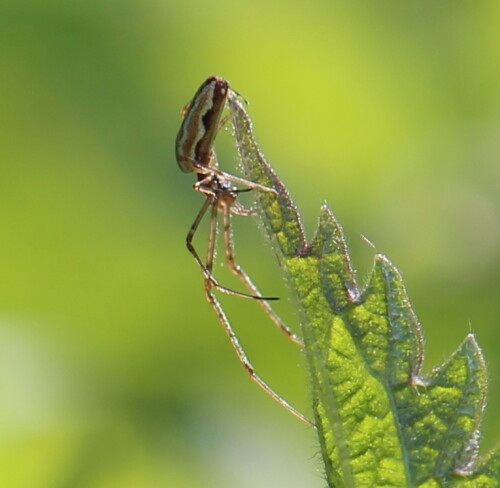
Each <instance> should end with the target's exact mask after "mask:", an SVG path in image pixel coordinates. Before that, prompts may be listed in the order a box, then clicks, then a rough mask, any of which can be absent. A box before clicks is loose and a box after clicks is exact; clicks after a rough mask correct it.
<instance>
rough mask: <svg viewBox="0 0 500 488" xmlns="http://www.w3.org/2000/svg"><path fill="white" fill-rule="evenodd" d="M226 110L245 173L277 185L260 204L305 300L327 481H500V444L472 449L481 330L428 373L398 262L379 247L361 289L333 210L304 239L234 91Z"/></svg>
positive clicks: (351, 485)
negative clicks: (481, 454) (485, 451)
mask: <svg viewBox="0 0 500 488" xmlns="http://www.w3.org/2000/svg"><path fill="white" fill-rule="evenodd" d="M230 109H231V115H232V121H233V127H234V134H235V138H236V142H237V148H238V152H239V156H240V159H241V162H242V165H243V169H244V172H245V174H246V176H247V177H248V178H249V179H250V180H252V181H255V182H258V183H259V184H261V185H265V186H267V187H270V188H274V189H275V190H276V192H277V194H276V195H275V194H273V193H270V192H258V195H257V197H256V199H257V204H258V208H259V211H260V212H259V214H260V221H261V223H262V226H263V228H264V232H265V234H266V235H267V237H268V238H269V240H270V241H271V243H272V245H273V248H274V249H275V252H276V255H277V258H278V260H279V262H280V264H281V266H282V267H283V269H284V272H285V274H286V276H287V279H288V281H289V284H290V287H291V289H292V292H293V295H294V297H295V299H296V302H297V304H298V309H299V313H300V319H301V327H302V333H303V338H304V344H305V353H306V358H307V362H308V367H309V371H310V377H311V385H312V405H313V410H314V417H315V423H316V427H317V431H318V436H319V442H320V445H321V451H322V456H323V460H324V463H325V474H326V478H327V481H328V484H329V486H330V487H332V488H333V487H335V488H365V487H384V488H390V487H394V488H395V487H398V488H401V487H426V488H430V487H462V486H463V487H477V488H482V487H484V488H487V487H494V486H495V487H496V486H499V479H500V448H497V449H496V450H494V451H492V453H490V454H489V455H488V456H486V457H485V458H484V459H478V456H477V452H478V438H479V425H480V421H481V418H482V414H483V410H484V405H485V395H486V368H485V364H484V360H483V357H482V353H481V350H480V349H479V346H478V345H477V343H476V340H475V338H474V336H473V335H472V334H469V335H468V336H467V337H466V339H465V340H464V342H463V344H462V345H461V346H460V347H459V348H458V350H457V351H456V352H455V353H454V354H453V355H452V356H451V358H450V359H449V360H448V361H446V362H445V363H444V364H443V365H442V366H440V367H438V368H436V369H434V370H432V371H431V373H430V374H429V375H427V376H423V375H422V374H421V367H422V362H423V338H422V333H421V329H420V325H419V322H418V320H417V318H416V316H415V314H414V312H413V309H412V307H411V304H410V301H409V298H408V296H407V293H406V289H405V286H404V284H403V281H402V278H401V275H400V274H399V272H398V270H397V268H396V267H395V266H394V265H393V264H392V263H391V262H390V261H389V260H388V259H387V258H386V257H385V256H383V255H381V254H378V255H377V256H376V258H375V264H374V268H373V271H372V274H371V276H370V279H369V282H368V285H367V286H366V288H365V289H364V290H362V291H360V290H359V289H358V286H357V284H356V281H355V278H354V273H353V270H352V267H351V264H350V259H349V254H348V250H347V246H346V242H345V239H344V235H343V231H342V228H341V227H340V225H339V224H338V223H337V221H336V220H335V218H334V216H333V214H332V213H331V211H330V210H329V209H328V207H326V206H323V207H322V208H321V211H320V217H319V223H318V227H317V231H316V234H315V236H314V238H313V239H312V241H311V243H310V244H308V243H307V241H306V238H305V235H304V230H303V226H302V223H301V220H300V215H299V213H298V210H297V208H296V206H295V205H294V203H293V201H292V199H291V197H290V195H289V193H288V192H287V190H286V188H285V186H284V185H283V183H282V182H281V181H280V179H279V178H278V176H277V174H276V172H275V171H274V170H273V169H272V168H271V166H270V165H269V163H268V162H267V161H266V159H265V157H264V156H263V154H262V152H261V151H260V149H259V147H258V145H257V143H256V142H255V139H254V136H253V132H252V122H251V120H250V118H249V116H248V114H247V112H246V110H245V107H244V105H243V104H242V103H241V101H240V100H239V99H238V98H237V97H233V98H232V99H231V100H230Z"/></svg>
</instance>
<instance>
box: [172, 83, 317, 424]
mask: <svg viewBox="0 0 500 488" xmlns="http://www.w3.org/2000/svg"><path fill="white" fill-rule="evenodd" d="M231 97H239V95H238V93H236V92H235V91H234V90H233V89H232V88H231V87H230V86H229V83H228V82H227V80H225V79H224V78H221V77H219V76H211V77H209V78H207V79H206V80H205V81H204V82H203V83H202V85H201V86H200V88H199V89H198V91H197V92H196V94H195V95H194V97H193V99H192V101H191V102H190V103H189V104H188V105H186V107H184V109H183V110H182V112H181V115H182V116H183V121H182V124H181V128H180V130H179V133H178V135H177V138H176V142H175V151H176V159H177V163H178V165H179V167H180V169H181V170H182V171H183V172H185V173H195V174H196V177H197V181H196V182H195V183H194V185H193V188H194V189H195V190H196V191H199V192H200V193H202V194H203V195H205V197H206V199H205V202H204V204H203V205H202V207H201V209H200V211H199V212H198V215H197V216H196V218H195V220H194V222H193V224H192V225H191V228H190V229H189V232H188V234H187V237H186V246H187V248H188V250H189V252H190V253H191V254H192V255H193V256H194V258H195V260H196V261H197V263H198V265H199V266H200V268H201V269H202V271H203V274H204V277H205V296H206V298H207V300H208V302H209V303H210V305H211V306H212V308H213V309H214V311H215V313H216V314H217V317H218V319H219V321H220V322H221V324H222V326H223V328H224V330H225V332H226V334H227V336H228V337H229V340H230V341H231V345H232V346H233V348H234V350H235V352H236V354H237V356H238V359H239V360H240V362H241V363H242V365H243V366H244V368H245V370H246V371H247V372H248V374H249V375H250V377H251V379H252V380H253V381H255V382H256V383H257V384H258V385H259V386H260V387H261V388H262V389H263V390H264V391H265V392H266V393H268V394H269V395H270V396H271V397H272V398H273V399H274V400H276V401H277V402H278V403H279V404H280V405H282V406H283V407H285V408H286V409H288V410H289V411H290V412H291V413H292V414H293V415H295V416H296V417H298V418H299V419H301V420H303V421H304V422H306V423H309V424H311V422H310V421H309V420H308V419H307V418H305V417H304V416H303V415H302V414H301V413H300V412H299V411H297V410H296V409H295V408H294V407H292V406H291V405H290V404H289V403H288V402H286V401H285V400H284V399H283V398H281V397H280V396H279V395H278V394H277V393H275V392H274V390H273V389H271V387H269V386H268V385H267V383H265V382H264V381H263V380H262V379H261V378H260V377H259V376H258V375H257V374H256V373H255V371H254V368H253V366H252V364H251V363H250V361H249V360H248V358H247V356H246V354H245V351H244V350H243V348H242V347H241V345H240V343H239V340H238V338H237V336H236V334H235V333H234V331H233V328H232V326H231V324H230V322H229V319H228V318H227V316H226V314H225V312H224V310H223V309H222V306H221V305H220V303H219V301H218V300H217V298H216V297H215V295H214V294H213V292H212V289H214V288H215V289H216V290H219V291H221V292H223V293H227V294H230V295H236V296H240V297H243V298H251V299H255V300H257V301H258V303H259V304H260V306H261V307H262V308H263V309H264V311H265V312H266V314H267V315H268V316H269V317H270V318H271V320H272V321H273V322H274V323H275V324H276V326H277V327H278V328H279V329H281V330H282V331H283V333H284V334H285V335H286V336H287V337H288V338H289V339H290V340H291V341H293V342H295V343H296V344H298V345H300V346H303V342H302V340H301V339H300V338H299V337H298V336H297V335H295V334H294V333H293V332H292V331H291V330H290V329H289V328H288V327H287V326H286V325H285V324H284V323H283V321H282V320H281V319H280V318H279V317H278V316H277V315H276V314H275V312H274V311H273V310H272V308H271V306H270V305H269V303H268V301H272V300H278V298H277V297H265V296H262V295H261V294H260V293H259V290H258V289H257V287H256V286H255V285H254V284H253V282H252V280H251V279H250V277H249V275H248V274H247V273H246V272H245V271H244V270H243V269H242V268H241V266H240V265H238V264H237V263H236V262H235V259H234V253H233V242H232V232H231V214H236V215H253V213H254V212H253V211H251V210H248V209H245V208H243V207H241V206H240V205H239V204H238V202H237V198H238V194H239V193H242V192H247V191H251V190H259V191H263V192H269V193H274V194H276V190H274V189H273V188H268V187H266V186H263V185H260V184H258V183H255V182H253V181H249V180H246V179H243V178H240V177H238V176H234V175H232V174H229V173H226V172H224V171H221V170H220V169H219V167H218V166H219V165H218V161H217V158H216V156H215V151H214V147H213V146H214V142H215V138H216V135H217V133H218V131H219V130H220V128H221V127H222V126H223V125H224V124H225V122H226V121H227V117H225V118H222V113H223V111H224V109H225V107H226V102H227V101H228V100H229V99H230V98H231ZM232 183H236V184H239V185H241V186H243V187H244V188H237V187H236V186H234V185H233V184H232ZM209 210H210V230H209V236H208V243H207V258H206V261H205V262H203V261H202V259H201V258H200V256H199V254H198V252H197V251H196V249H195V247H194V245H193V238H194V236H195V234H196V231H197V230H198V227H199V225H200V223H201V221H202V220H203V217H204V216H205V215H206V213H207V212H208V211H209ZM219 212H221V213H222V228H223V240H224V249H225V256H226V261H227V263H228V266H229V268H230V269H231V271H232V272H233V273H234V274H235V275H236V276H238V278H239V279H240V280H241V281H242V282H243V284H244V285H245V286H246V288H247V289H248V290H249V292H250V293H243V292H239V291H236V290H232V289H230V288H227V287H225V286H222V285H221V284H219V283H218V281H217V280H216V279H215V277H214V276H213V274H212V270H213V265H214V256H215V243H216V236H217V227H218V218H217V217H218V213H219Z"/></svg>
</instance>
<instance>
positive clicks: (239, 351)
mask: <svg viewBox="0 0 500 488" xmlns="http://www.w3.org/2000/svg"><path fill="white" fill-rule="evenodd" d="M205 294H206V297H207V300H208V302H209V303H210V305H211V306H212V308H213V309H214V311H215V313H216V314H217V317H218V319H219V322H220V323H221V325H222V327H223V328H224V332H225V333H226V335H227V337H228V338H229V340H230V342H231V345H232V346H233V349H234V351H235V352H236V355H237V356H238V359H239V360H240V363H241V364H242V365H243V367H244V368H245V370H246V372H247V373H248V374H249V376H250V378H251V379H252V381H255V383H257V384H258V385H259V386H260V387H261V388H262V389H263V390H264V391H265V392H266V393H267V394H268V395H269V396H270V397H271V398H272V399H273V400H274V401H276V402H278V403H279V404H280V405H281V406H282V407H284V408H286V409H287V410H288V411H289V412H290V413H291V414H292V415H295V417H297V418H298V419H300V420H302V421H303V422H305V423H306V424H309V425H311V426H313V427H314V424H313V423H312V422H311V421H310V420H309V419H308V418H306V417H304V415H302V414H301V413H300V412H299V411H298V410H297V409H295V408H294V407H292V406H291V405H290V404H289V403H288V402H287V401H286V400H284V399H283V398H281V397H280V396H279V395H278V394H277V393H276V392H275V391H274V390H273V389H272V388H271V387H270V386H269V385H268V384H267V383H266V382H265V381H264V380H263V379H262V378H261V377H260V376H258V375H257V374H256V373H255V371H254V368H253V366H252V363H250V361H249V360H248V358H247V356H246V354H245V351H244V350H243V348H242V347H241V345H240V343H239V341H238V338H237V337H236V335H235V333H234V331H233V328H232V327H231V324H230V323H229V320H228V318H227V316H226V314H225V313H224V310H223V309H222V307H221V305H220V303H219V301H218V300H217V298H216V297H215V296H214V295H213V293H211V291H210V290H209V289H208V290H206V293H205Z"/></svg>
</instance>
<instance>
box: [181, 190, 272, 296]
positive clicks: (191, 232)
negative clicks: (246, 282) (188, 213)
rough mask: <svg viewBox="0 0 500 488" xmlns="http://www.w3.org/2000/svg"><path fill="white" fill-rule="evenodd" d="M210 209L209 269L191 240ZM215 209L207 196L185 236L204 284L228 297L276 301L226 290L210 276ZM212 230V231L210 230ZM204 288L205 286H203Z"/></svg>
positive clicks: (210, 197) (214, 236)
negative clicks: (200, 270)
mask: <svg viewBox="0 0 500 488" xmlns="http://www.w3.org/2000/svg"><path fill="white" fill-rule="evenodd" d="M210 206H211V207H212V218H211V223H210V227H211V231H210V237H209V241H208V246H209V247H208V249H209V251H210V252H209V255H210V253H211V255H212V256H211V258H210V268H208V266H206V265H205V264H204V263H203V261H202V260H201V258H200V256H199V255H198V252H197V251H196V249H195V247H194V246H193V238H194V235H195V234H196V231H197V230H198V227H199V225H200V222H201V221H202V220H203V217H204V216H205V214H206V213H207V210H208V209H209V208H210ZM216 218H217V207H216V202H215V201H214V197H212V196H210V195H208V196H207V199H206V201H205V203H204V204H203V206H202V207H201V209H200V211H199V212H198V215H197V216H196V218H195V220H194V222H193V225H191V228H190V229H189V232H188V234H187V236H186V246H187V248H188V250H189V252H190V253H191V254H192V255H193V256H194V258H195V259H196V262H197V263H198V265H199V266H200V268H201V269H202V271H203V274H204V275H205V283H210V288H212V287H213V288H215V289H217V290H219V291H220V292H222V293H227V294H228V295H235V296H239V297H242V298H253V299H256V300H276V298H275V297H262V296H260V295H248V294H247V293H242V292H239V291H235V290H231V289H230V288H226V287H225V286H222V285H220V284H219V283H218V282H217V280H216V279H215V278H214V276H213V275H212V271H211V268H212V263H213V253H214V246H215V238H216V235H215V234H216V230H217V228H216V226H217V220H216ZM212 228H213V230H212ZM205 286H207V285H206V284H205Z"/></svg>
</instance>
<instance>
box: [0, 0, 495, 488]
mask: <svg viewBox="0 0 500 488" xmlns="http://www.w3.org/2000/svg"><path fill="white" fill-rule="evenodd" d="M499 25H500V3H499V2H498V1H496V0H485V1H481V0H479V1H475V2H469V1H465V0H459V1H456V0H454V1H451V0H449V1H446V0H445V1H440V2H433V1H430V0H424V1H407V0H403V1H401V0H398V1H396V0H392V1H391V0H389V1H385V2H369V1H366V2H362V1H358V0H354V1H325V0H323V1H321V0H314V1H310V2H299V1H293V0H292V1H291V0H287V1H279V0H278V1H276V0H274V1H269V0H254V1H252V2H250V1H243V0H235V1H233V2H227V1H219V0H214V1H211V2H203V1H199V0H187V1H183V2H172V1H170V0H165V1H163V2H162V1H158V0H140V1H139V0H128V1H121V2H118V1H95V0H86V1H80V0H73V1H62V0H60V1H56V0H54V1H51V0H48V1H45V2H38V1H34V0H31V1H30V0H26V1H23V0H19V1H11V2H7V1H5V0H4V2H2V3H1V5H0V26H1V28H0V59H1V61H0V62H1V78H0V87H1V88H0V102H1V103H0V107H1V108H0V127H1V130H0V140H1V142H0V151H1V159H0V161H1V165H2V170H1V178H0V236H1V240H0V243H1V245H0V270H1V280H0V365H1V368H0V419H1V420H0V423H1V436H0V485H1V486H5V487H9V488H114V487H120V488H135V487H138V488H139V487H141V488H142V487H144V488H156V487H162V488H164V487H180V488H183V487H195V486H203V487H208V488H211V487H213V488H226V487H228V488H229V487H233V486H238V487H241V488H257V487H271V486H272V487H273V488H277V487H287V488H292V487H301V488H302V487H305V486H307V487H309V488H313V487H318V488H319V487H322V486H324V485H325V483H324V481H323V479H322V476H321V462H320V459H319V455H318V447H317V445H316V440H315V435H314V433H313V432H311V430H310V429H308V428H307V427H306V426H305V425H302V424H301V423H300V422H299V421H297V420H296V419H295V418H293V417H292V416H291V415H289V414H288V413H287V412H285V411H284V410H282V409H280V408H279V407H278V406H277V405H275V404H274V403H273V402H272V400H270V399H269V398H268V397H266V396H265V395H264V394H263V393H262V392H261V391H260V390H259V389H258V388H257V387H256V386H255V385H254V384H252V383H251V382H250V381H249V380H248V379H247V378H246V376H245V373H244V371H243V369H242V368H241V367H240V365H239V364H238V362H237V360H236V358H235V356H234V353H233V351H232V350H231V348H230V346H229V344H228V341H227V339H226V337H225V336H224V334H223V332H222V329H221V328H220V326H219V325H218V323H217V321H216V319H215V317H214V315H213V313H212V311H211V309H210V308H209V306H208V304H207V303H206V302H205V299H204V297H203V291H202V288H203V285H202V276H201V273H200V270H199V269H198V268H197V266H196V264H195V262H194V260H193V259H192V257H191V256H190V254H189V253H188V252H187V250H186V249H185V245H184V238H185V234H186V232H187V230H188V228H189V226H190V224H191V222H192V220H193V219H194V216H195V215H196V212H197V211H198V208H199V206H200V205H201V203H202V198H201V196H200V195H199V194H196V193H195V192H193V191H192V190H191V185H192V183H193V181H194V178H193V176H192V175H186V174H183V173H181V172H180V171H179V169H178V167H177V164H176V162H175V160H174V157H173V143H174V139H175V135H176V132H177V130H178V127H179V125H180V116H179V112H180V109H181V108H182V107H183V105H184V104H185V103H186V102H187V101H188V100H189V99H190V98H191V97H192V95H193V94H194V92H195V90H196V89H197V87H198V85H199V84H200V83H201V82H202V81H203V80H204V79H205V78H206V77H207V76H209V75H212V74H219V75H221V76H224V77H226V78H228V79H229V80H230V82H231V83H232V85H233V87H234V88H235V89H236V90H238V91H239V92H240V93H242V94H243V95H244V96H245V97H246V98H247V99H249V100H250V101H251V105H250V107H249V110H250V113H251V116H252V118H253V121H254V123H255V130H256V135H257V137H258V139H259V141H260V144H261V147H262V148H263V150H264V152H265V154H266V155H267V156H268V158H269V159H270V160H271V162H272V163H273V164H274V166H275V168H276V169H277V171H278V172H279V174H280V176H281V177H282V178H283V180H284V182H285V183H286V184H287V185H288V187H289V189H290V191H291V192H292V194H293V196H294V197H295V199H296V201H297V203H298V205H299V206H300V208H301V210H302V213H303V217H304V221H305V225H306V227H307V229H308V231H309V232H310V233H311V232H312V231H313V229H314V226H315V222H316V216H317V211H318V208H319V206H320V205H321V204H322V203H323V202H324V201H325V200H326V201H327V202H328V203H329V204H330V206H331V207H332V209H333V211H334V213H335V214H336V215H337V217H338V218H339V220H340V222H341V223H342V224H343V225H344V228H345V230H346V233H347V236H348V239H349V244H350V246H351V249H352V253H353V259H354V264H355V266H356V267H357V269H358V270H359V272H358V278H359V281H360V283H363V282H364V280H365V279H366V275H367V273H368V272H369V269H370V267H371V262H372V259H373V253H374V250H373V249H371V248H370V247H369V246H368V245H367V244H366V243H365V242H363V240H362V239H361V238H360V236H361V234H363V235H366V236H367V237H368V238H369V239H370V240H371V241H373V242H374V243H375V245H376V247H377V250H378V251H380V252H383V253H386V254H387V255H388V256H389V257H390V259H391V260H392V261H393V262H394V263H395V264H396V265H398V266H399V267H400V269H401V270H402V272H403V274H404V277H405V279H406V283H407V286H408V290H409V293H410V296H411V298H412V301H413V304H414V306H415V308H416V312H417V314H418V316H419V318H420V320H421V321H422V324H423V327H424V333H425V335H426V340H427V347H426V349H427V359H426V363H425V368H426V370H429V369H430V368H431V367H433V366H435V365H437V364H439V363H441V362H442V361H443V360H444V359H445V358H446V357H447V355H448V354H450V353H451V352H452V351H453V350H454V349H455V348H457V347H458V345H459V343H460V342H461V340H462V339H463V338H464V336H465V335H466V334H467V333H468V332H469V331H474V332H476V333H477V336H478V340H479V343H480V344H481V345H482V347H483V349H484V352H485V355H486V359H487V362H488V368H489V374H490V379H491V385H490V392H489V397H488V402H489V406H488V411H487V415H486V420H485V422H484V425H483V428H484V438H483V444H482V448H483V450H484V449H485V448H488V447H491V446H492V445H493V444H494V443H495V442H496V441H497V440H498V439H500V421H498V416H497V415H496V414H495V412H496V411H498V409H499V408H500V355H499V346H498V343H499V341H500V319H499V316H500V249H499V244H500V164H499V156H500V137H499V132H500V89H499V87H500V59H499V58H500V56H499V53H500V29H499V28H498V26H499ZM220 139H221V142H222V145H223V147H222V149H221V150H220V151H219V156H220V159H221V161H222V164H223V167H224V169H226V170H229V171H236V169H235V164H236V161H235V157H234V153H233V152H231V141H230V137H229V135H228V134H222V135H221V137H220ZM234 221H235V227H236V229H235V240H236V246H237V256H238V259H239V261H240V262H241V263H242V264H243V265H244V267H246V269H247V270H248V271H249V272H250V274H251V275H252V276H253V277H254V279H255V281H256V283H257V284H258V285H259V286H260V288H261V290H262V291H263V292H264V293H267V294H272V295H274V294H278V295H279V296H282V297H283V298H284V299H283V300H281V301H280V302H279V303H278V304H277V307H276V308H277V310H278V311H279V313H280V314H282V315H283V316H284V317H286V319H287V321H288V322H289V323H290V324H291V325H292V326H294V327H295V326H296V323H297V319H296V317H295V315H294V311H293V308H292V307H291V305H290V302H289V301H288V300H287V299H286V297H287V289H286V287H285V286H284V285H283V283H282V279H281V277H280V275H279V272H278V269H277V267H276V265H275V263H274V259H273V252H272V250H271V249H269V247H268V246H267V244H266V243H265V241H264V239H263V238H262V237H261V235H260V232H259V231H258V228H257V226H256V225H255V222H253V220H252V219H251V218H248V219H245V218H235V219H234ZM197 245H198V246H199V247H200V249H201V248H203V246H204V238H203V236H202V235H201V234H200V236H199V238H198V240H197ZM216 271H217V274H218V275H219V276H220V277H221V280H222V281H223V282H224V283H226V284H228V285H230V286H239V285H238V284H237V283H235V282H234V281H232V279H231V278H230V277H229V276H228V275H227V274H226V272H225V270H224V268H223V267H222V266H217V269H216ZM224 306H225V308H226V310H227V312H228V314H229V315H230V317H231V320H232V321H233V323H234V326H235V328H236V329H237V331H238V333H239V335H240V336H241V340H242V342H243V343H244V345H245V346H246V349H247V352H248V354H249V356H250V358H251V359H252V361H253V362H254V364H255V366H256V368H257V370H258V371H259V372H260V373H261V375H262V376H263V377H264V378H265V379H266V380H268V381H269V383H270V384H271V385H272V386H274V387H275V388H276V389H277V390H278V391H279V392H280V393H282V394H283V395H284V396H285V397H286V398H287V399H289V400H290V401H291V402H292V403H293V404H294V405H296V406H297V407H298V408H299V409H301V410H302V411H304V412H307V413H308V414H309V413H310V412H309V410H308V406H307V405H308V393H307V376H306V374H305V370H304V359H303V357H302V355H301V353H300V352H299V351H298V350H297V348H296V347H295V346H294V345H293V344H291V343H289V342H288V341H286V339H285V338H284V337H283V336H282V335H281V334H280V333H279V332H278V331H277V330H275V328H273V327H272V326H271V325H270V324H269V320H267V319H266V317H265V316H264V315H263V313H262V312H261V310H260V309H259V308H258V307H257V305H256V304H255V303H252V302H250V301H245V300H242V299H238V298H234V297H225V299H224Z"/></svg>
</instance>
